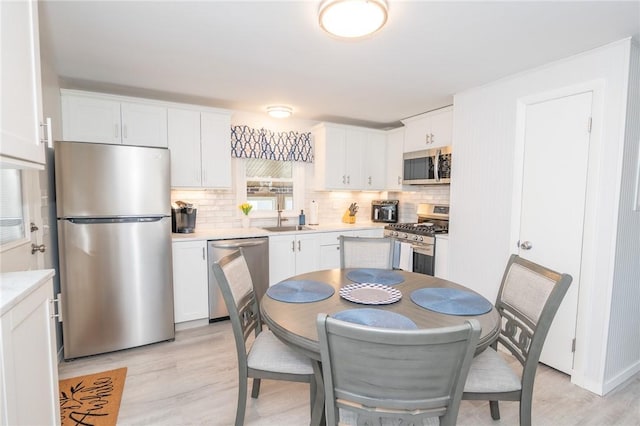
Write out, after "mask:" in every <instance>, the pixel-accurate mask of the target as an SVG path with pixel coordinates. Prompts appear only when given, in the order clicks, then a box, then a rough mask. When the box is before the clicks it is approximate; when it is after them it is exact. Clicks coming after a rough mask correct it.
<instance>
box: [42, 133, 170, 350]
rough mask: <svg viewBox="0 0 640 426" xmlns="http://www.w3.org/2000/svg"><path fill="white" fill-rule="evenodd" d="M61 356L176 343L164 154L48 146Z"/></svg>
mask: <svg viewBox="0 0 640 426" xmlns="http://www.w3.org/2000/svg"><path fill="white" fill-rule="evenodd" d="M54 156H55V181H56V203H57V216H58V246H59V251H60V279H61V282H60V288H61V313H62V333H63V344H64V358H65V359H71V358H77V357H82V356H87V355H94V354H99V353H104V352H111V351H116V350H120V349H126V348H131V347H134V346H141V345H145V344H148V343H154V342H159V341H163V340H170V339H173V338H174V333H175V328H174V320H173V280H172V266H171V201H170V191H171V189H170V164H169V163H170V157H169V150H168V149H163V148H149V147H137V146H125V145H109V144H94V143H81V142H56V144H55V150H54Z"/></svg>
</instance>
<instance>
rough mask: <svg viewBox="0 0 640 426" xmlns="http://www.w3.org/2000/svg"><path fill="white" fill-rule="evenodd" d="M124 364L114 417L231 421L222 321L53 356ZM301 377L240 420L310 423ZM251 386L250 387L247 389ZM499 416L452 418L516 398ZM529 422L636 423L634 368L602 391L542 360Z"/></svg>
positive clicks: (231, 363) (101, 366)
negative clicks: (132, 343)
mask: <svg viewBox="0 0 640 426" xmlns="http://www.w3.org/2000/svg"><path fill="white" fill-rule="evenodd" d="M119 367H127V368H128V371H127V379H126V382H125V388H124V394H123V397H122V405H121V408H120V415H119V418H118V424H119V425H171V426H176V425H221V426H226V425H233V422H234V419H235V410H236V398H237V380H238V378H237V371H236V355H235V345H234V342H233V335H232V332H231V325H230V323H229V322H228V321H225V322H222V323H215V324H211V325H206V326H202V327H197V328H193V329H189V330H183V331H178V332H177V333H176V339H175V341H174V342H163V343H156V344H153V345H149V346H145V347H141V348H134V349H129V350H125V351H120V352H114V353H110V354H106V355H97V356H93V357H87V358H82V359H78V360H75V361H70V362H63V363H62V364H60V367H59V373H60V378H61V379H63V378H68V377H74V376H78V375H83V374H88V373H94V372H99V371H104V370H109V369H114V368H119ZM308 392H309V388H308V385H306V384H297V383H289V382H278V381H267V380H264V381H263V383H262V387H261V390H260V398H258V399H257V400H254V399H251V397H249V398H248V401H247V416H246V422H245V424H246V425H251V426H258V425H278V426H284V425H306V424H308V423H309V406H308V404H309V394H308ZM249 393H250V392H249ZM500 410H501V415H502V418H501V420H500V421H495V422H494V421H493V420H491V416H490V415H489V406H488V403H485V402H480V401H473V402H472V401H463V402H462V405H461V408H460V414H459V416H458V424H459V425H469V426H471V425H473V426H478V425H492V426H502V425H517V424H518V404H517V403H515V402H501V403H500ZM533 424H534V425H545V426H546V425H550V426H551V425H553V426H564V425H567V426H568V425H598V426H600V425H625V426H626V425H629V426H631V425H640V376H638V375H637V376H636V377H635V378H634V379H633V380H631V381H630V382H629V383H627V384H626V385H624V386H622V387H621V388H619V389H617V390H616V391H614V392H612V393H610V394H609V395H607V396H606V397H599V396H596V395H594V394H592V393H590V392H588V391H586V390H584V389H581V388H579V387H577V386H574V385H572V384H571V382H570V380H569V377H568V376H566V375H564V374H562V373H559V372H557V371H555V370H553V369H551V368H548V367H546V366H544V365H541V366H540V368H538V375H537V378H536V385H535V390H534V401H533Z"/></svg>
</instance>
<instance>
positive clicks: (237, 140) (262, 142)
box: [231, 126, 313, 163]
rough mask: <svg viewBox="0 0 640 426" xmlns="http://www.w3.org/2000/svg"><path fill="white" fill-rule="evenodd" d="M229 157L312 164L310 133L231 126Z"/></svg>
mask: <svg viewBox="0 0 640 426" xmlns="http://www.w3.org/2000/svg"><path fill="white" fill-rule="evenodd" d="M231 156H232V157H236V158H261V159H263V160H276V161H302V162H305V163H313V147H312V146H311V133H310V132H307V133H298V132H293V131H291V132H273V131H271V130H267V129H252V128H251V127H249V126H231Z"/></svg>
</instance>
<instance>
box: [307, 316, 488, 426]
mask: <svg viewBox="0 0 640 426" xmlns="http://www.w3.org/2000/svg"><path fill="white" fill-rule="evenodd" d="M318 334H319V339H320V349H321V358H322V363H323V371H324V378H325V389H326V396H327V398H326V403H327V406H328V407H329V411H332V412H333V414H334V415H335V416H337V415H338V414H337V413H338V408H347V409H349V410H351V411H354V412H356V413H359V414H360V415H362V416H364V417H363V418H367V416H371V415H373V416H374V417H375V418H378V419H381V418H387V417H389V418H405V419H411V420H412V421H415V420H416V418H421V417H424V418H427V417H434V416H441V422H442V421H444V423H443V424H455V418H456V417H457V412H458V407H459V403H460V398H461V396H462V389H463V386H464V382H465V380H466V376H467V373H468V370H469V366H470V363H471V359H472V357H473V353H474V350H475V346H476V342H477V340H478V336H479V334H480V325H479V323H478V322H477V321H476V320H470V321H467V322H466V323H465V324H464V325H461V326H457V327H447V328H441V329H430V330H391V329H383V328H374V327H365V326H360V325H357V324H352V323H348V322H344V321H339V320H336V319H333V318H330V317H327V316H326V315H324V314H321V315H319V316H318ZM329 417H330V416H329V413H328V419H329ZM451 420H453V421H452V422H451V423H449V422H450V421H451ZM329 423H330V422H329ZM330 424H331V423H330Z"/></svg>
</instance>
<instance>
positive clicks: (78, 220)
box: [64, 216, 164, 225]
mask: <svg viewBox="0 0 640 426" xmlns="http://www.w3.org/2000/svg"><path fill="white" fill-rule="evenodd" d="M163 217H164V216H152V217H90V218H89V217H88V218H80V217H68V218H64V220H66V221H69V222H71V223H75V224H76V225H93V224H97V223H136V222H159V221H161V220H162V218H163Z"/></svg>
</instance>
